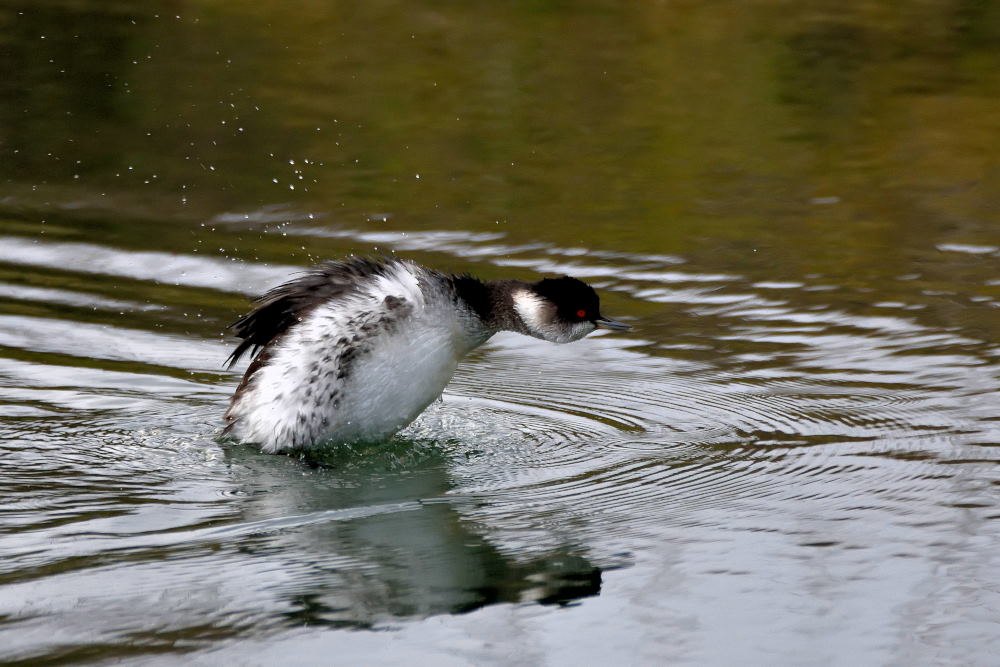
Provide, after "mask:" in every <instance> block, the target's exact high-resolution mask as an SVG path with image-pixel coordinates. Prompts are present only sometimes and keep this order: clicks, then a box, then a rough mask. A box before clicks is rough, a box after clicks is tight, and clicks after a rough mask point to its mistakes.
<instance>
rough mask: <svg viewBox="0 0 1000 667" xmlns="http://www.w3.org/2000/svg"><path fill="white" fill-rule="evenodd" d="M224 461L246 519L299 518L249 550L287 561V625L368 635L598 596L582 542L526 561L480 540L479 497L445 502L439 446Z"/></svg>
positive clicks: (232, 453)
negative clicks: (407, 621)
mask: <svg viewBox="0 0 1000 667" xmlns="http://www.w3.org/2000/svg"><path fill="white" fill-rule="evenodd" d="M227 456H228V458H229V460H230V462H231V463H232V464H233V465H234V467H236V468H238V469H239V470H240V473H241V477H243V478H244V480H245V484H246V486H247V487H248V488H246V489H245V493H244V494H242V495H241V498H242V500H243V502H244V503H245V505H244V507H243V508H242V510H243V511H242V518H243V520H244V521H247V522H250V521H252V522H255V523H260V522H262V521H263V522H264V524H265V525H266V523H267V521H268V520H274V521H275V523H276V524H277V522H279V521H282V522H284V523H282V525H287V521H288V517H304V519H303V521H302V522H301V523H300V524H299V525H296V526H294V527H292V528H291V529H287V528H286V529H282V530H276V531H275V532H274V533H270V534H265V535H260V534H258V535H257V536H256V537H255V539H254V540H252V541H249V542H248V543H246V544H244V545H242V546H243V551H244V553H246V554H248V555H258V556H260V557H262V558H268V559H271V560H272V561H276V562H278V563H280V568H279V569H280V571H281V572H282V573H283V575H284V576H285V577H287V578H286V579H285V580H284V581H283V582H282V583H281V584H280V585H279V586H278V590H277V591H276V592H277V594H278V595H280V597H281V605H279V606H284V608H286V609H287V611H285V612H284V617H285V619H286V620H287V621H288V622H289V623H292V624H295V625H303V624H306V625H327V626H334V627H354V628H369V627H375V626H377V625H379V624H380V623H384V622H387V621H391V620H392V619H400V618H405V617H423V616H430V615H434V614H442V613H467V612H470V611H473V610H476V609H479V608H481V607H484V606H487V605H492V604H498V603H531V602H534V603H538V604H544V605H563V606H565V605H570V604H573V603H574V602H575V601H577V600H579V599H581V598H585V597H589V596H595V595H598V594H599V593H600V591H601V569H600V568H599V567H597V566H596V565H594V564H593V563H592V562H590V561H589V560H588V559H587V557H586V556H585V555H584V554H583V553H582V549H580V548H579V547H578V546H576V545H564V546H562V547H559V548H557V549H555V550H552V551H550V552H546V553H543V554H538V553H534V552H533V553H532V554H531V555H530V557H526V556H520V557H519V556H518V554H517V553H516V552H514V553H511V552H509V550H507V549H505V548H504V545H494V544H493V543H491V542H490V541H488V540H487V539H485V538H484V537H483V536H482V532H483V531H479V530H477V526H475V525H473V524H472V523H471V522H469V521H466V520H464V519H463V516H462V508H463V506H466V507H468V506H471V505H472V504H474V503H475V502H476V499H470V498H468V497H464V496H458V495H449V491H451V490H452V484H451V482H450V480H449V475H448V472H449V465H448V452H447V450H446V449H444V448H442V447H439V446H436V445H434V444H433V443H423V442H416V443H415V442H409V441H405V440H393V441H390V442H388V443H383V444H380V445H372V446H355V447H353V448H351V449H338V450H336V451H330V452H326V453H324V454H323V455H322V458H320V459H314V460H310V461H301V460H297V459H291V458H285V457H275V456H267V455H261V454H258V453H257V452H256V451H253V450H252V448H250V447H243V446H230V447H229V448H228V449H227ZM353 509H358V510H359V511H358V512H356V513H349V514H345V513H332V514H331V510H346V511H349V510H353ZM345 516H346V517H347V518H344V517H345ZM309 517H319V518H318V519H316V518H309ZM327 517H330V518H329V519H328V520H327ZM498 547H499V548H498Z"/></svg>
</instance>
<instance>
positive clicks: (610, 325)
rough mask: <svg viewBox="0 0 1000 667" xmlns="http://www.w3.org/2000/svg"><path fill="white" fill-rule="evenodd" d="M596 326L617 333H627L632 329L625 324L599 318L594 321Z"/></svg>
mask: <svg viewBox="0 0 1000 667" xmlns="http://www.w3.org/2000/svg"><path fill="white" fill-rule="evenodd" d="M594 324H596V325H597V326H599V327H601V328H603V329H614V330H615V331H627V330H629V329H631V328H632V327H630V326H629V325H627V324H625V323H624V322H619V321H618V320H610V319H608V318H607V317H598V318H597V319H596V320H594Z"/></svg>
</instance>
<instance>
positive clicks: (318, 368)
mask: <svg viewBox="0 0 1000 667" xmlns="http://www.w3.org/2000/svg"><path fill="white" fill-rule="evenodd" d="M597 327H605V328H608V329H628V328H629V327H628V325H625V324H622V323H621V322H616V321H614V320H609V319H607V318H605V317H603V316H602V315H601V313H600V308H599V303H598V298H597V294H596V293H595V292H594V290H593V288H591V287H590V286H589V285H587V284H586V283H584V282H582V281H580V280H577V279H576V278H570V277H568V276H564V277H562V278H546V279H544V280H540V281H538V282H535V283H527V282H522V281H520V280H497V281H489V282H483V281H481V280H479V279H477V278H474V277H472V276H469V275H452V274H445V273H439V272H438V271H433V270H431V269H427V268H424V267H422V266H420V265H418V264H416V263H415V262H412V261H409V260H405V259H398V258H385V259H377V260H376V259H366V258H360V257H354V258H350V259H347V260H345V261H342V262H327V263H325V264H323V265H321V266H319V267H317V268H315V269H313V270H312V271H310V272H308V273H306V274H304V275H303V276H301V277H299V278H296V279H294V280H291V281H289V282H287V283H285V284H283V285H280V286H278V287H276V288H274V289H272V290H271V291H270V292H268V293H267V294H265V295H264V296H262V297H261V298H260V299H258V300H257V302H256V307H255V308H254V309H253V310H252V311H251V312H250V313H248V314H246V315H244V316H243V317H241V318H240V319H239V320H237V321H236V322H235V323H234V324H233V325H232V328H233V329H234V331H235V332H236V335H237V336H238V337H240V338H242V339H243V341H242V342H241V343H240V344H239V346H237V348H236V350H235V351H234V352H233V353H232V355H231V356H230V357H229V360H228V362H229V365H230V366H232V365H233V364H235V363H236V362H237V361H239V359H240V357H242V356H243V354H244V353H246V352H247V351H250V353H251V356H254V355H256V358H254V359H253V361H252V362H251V363H250V366H249V367H248V368H247V370H246V373H245V374H244V375H243V380H242V382H240V385H239V387H237V389H236V393H235V394H234V395H233V398H232V401H231V402H230V405H229V409H228V410H227V411H226V415H225V421H226V427H225V431H224V433H225V434H226V435H228V436H230V437H232V438H234V439H235V440H238V441H241V442H250V443H256V444H258V445H259V446H260V447H261V449H262V450H263V451H264V452H269V453H275V452H282V451H289V450H301V449H308V448H310V447H313V446H315V445H319V444H323V443H351V442H360V441H375V440H381V439H385V438H388V437H389V436H391V435H392V434H394V433H396V432H397V431H398V430H400V429H401V428H403V427H405V426H406V425H407V424H409V423H410V422H412V421H413V420H414V419H416V418H417V416H418V415H419V414H420V413H421V412H423V410H424V408H426V407H427V406H428V405H430V403H431V402H432V401H433V400H434V399H436V398H437V397H438V396H440V395H441V392H442V391H443V390H444V387H445V385H446V384H448V381H449V380H450V379H451V376H452V374H453V373H454V372H455V368H456V367H457V365H458V362H459V360H460V359H461V358H462V357H463V356H465V355H466V354H467V353H468V352H470V351H471V350H472V349H474V348H475V347H477V346H479V345H481V344H483V343H484V342H486V340H488V339H489V338H490V336H492V335H493V334H495V333H497V332H498V331H516V332H518V333H522V334H526V335H528V336H534V337H535V338H541V339H544V340H547V341H552V342H554V343H569V342H571V341H575V340H579V339H580V338H583V337H584V336H586V335H587V334H589V333H590V332H592V331H594V330H595V329H596V328H597Z"/></svg>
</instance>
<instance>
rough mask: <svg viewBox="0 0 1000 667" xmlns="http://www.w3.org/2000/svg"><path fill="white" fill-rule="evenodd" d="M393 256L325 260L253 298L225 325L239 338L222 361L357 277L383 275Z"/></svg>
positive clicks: (261, 342)
mask: <svg viewBox="0 0 1000 667" xmlns="http://www.w3.org/2000/svg"><path fill="white" fill-rule="evenodd" d="M393 261H395V260H393V259H390V258H386V259H385V260H375V259H369V258H367V257H352V258H350V259H348V260H345V261H343V262H326V263H325V264H321V265H320V266H317V267H316V268H314V269H312V270H311V271H308V272H307V273H304V274H303V275H301V276H300V277H298V278H295V279H294V280H289V281H288V282H287V283H284V284H283V285H279V286H277V287H275V288H274V289H272V290H270V291H269V292H267V293H266V294H265V295H264V296H262V297H260V298H259V299H257V300H256V301H255V302H254V303H255V306H254V309H253V310H251V311H250V312H249V313H247V314H246V315H244V316H243V317H241V318H240V319H238V320H236V321H235V322H233V323H232V324H231V325H229V328H230V329H232V330H233V331H234V332H235V334H236V336H237V337H238V338H242V339H243V340H242V341H241V342H240V344H239V345H237V346H236V349H235V350H233V353H232V354H231V355H229V358H228V359H227V360H226V364H227V365H228V366H229V367H230V368H231V367H232V366H233V364H235V363H236V362H237V361H239V360H240V358H241V357H242V356H243V355H244V354H246V352H247V350H249V351H250V355H251V356H254V355H256V354H257V352H258V351H259V350H260V349H261V348H262V347H264V346H265V345H267V344H268V343H270V342H271V341H272V340H274V339H275V338H276V337H277V336H279V335H281V334H283V333H284V332H286V331H287V330H288V329H289V327H291V326H292V325H293V324H295V323H296V322H299V321H301V320H302V318H303V317H305V316H306V314H307V313H308V312H309V311H310V310H312V309H313V308H315V307H317V306H319V305H320V304H322V303H326V302H328V301H330V300H332V299H337V298H340V297H343V296H345V295H347V294H350V293H351V292H354V291H355V290H356V289H357V286H358V284H359V282H360V281H362V280H365V279H367V278H370V277H371V276H378V275H383V274H384V273H385V270H386V267H387V266H388V264H389V263H391V262H393Z"/></svg>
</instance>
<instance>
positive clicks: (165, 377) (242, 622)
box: [0, 210, 1000, 657]
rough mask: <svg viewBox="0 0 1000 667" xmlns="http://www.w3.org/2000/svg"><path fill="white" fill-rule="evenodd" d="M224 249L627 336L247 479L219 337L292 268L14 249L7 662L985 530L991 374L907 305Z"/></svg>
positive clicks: (990, 357) (735, 286)
mask: <svg viewBox="0 0 1000 667" xmlns="http://www.w3.org/2000/svg"><path fill="white" fill-rule="evenodd" d="M218 222H219V224H224V225H229V226H232V227H233V228H235V229H237V230H238V231H239V232H240V233H244V232H246V231H247V230H248V229H256V228H258V227H262V228H264V229H265V230H271V231H265V232H263V233H265V234H268V233H284V234H289V235H290V236H291V237H298V238H307V237H308V238H312V239H314V240H317V241H325V242H328V243H350V244H353V245H351V247H356V244H357V243H365V244H374V243H377V244H379V245H380V246H383V247H388V248H390V249H397V250H400V251H404V250H405V251H408V252H411V253H413V254H414V256H415V257H416V258H417V259H420V260H422V261H425V262H427V263H429V264H434V263H435V260H436V259H437V260H442V257H443V260H442V261H445V262H446V263H447V264H448V265H449V266H452V267H454V266H455V265H456V263H467V264H472V263H480V265H482V264H483V263H488V264H491V265H493V267H491V268H490V270H491V271H492V270H494V269H495V270H497V271H511V272H515V273H517V272H518V271H520V272H522V273H519V275H525V276H528V275H531V271H538V272H543V273H555V272H567V273H572V274H574V275H578V276H580V277H582V278H586V279H589V280H591V281H592V282H593V283H594V284H596V285H598V286H599V288H600V289H601V293H602V298H603V302H602V303H603V305H604V308H605V310H606V311H607V312H608V314H611V315H616V316H620V315H624V316H625V318H626V319H628V320H629V321H631V322H632V323H633V324H634V325H635V329H634V331H632V332H630V333H626V334H614V335H611V334H606V333H598V334H595V335H593V336H591V337H589V338H587V339H585V340H583V341H580V342H578V343H575V344H572V345H566V346H553V345H549V344H547V343H543V342H541V341H536V340H534V339H529V338H525V337H519V336H516V335H513V334H510V335H506V334H504V335H499V336H497V337H495V338H494V339H493V340H492V341H490V343H488V344H487V345H486V346H485V347H484V348H482V349H481V350H478V351H477V352H475V353H474V354H473V355H472V356H471V357H470V358H469V359H468V360H467V361H466V362H465V363H464V364H463V365H462V366H461V367H460V369H459V371H458V373H457V375H456V377H455V378H454V380H453V382H452V384H451V385H449V387H448V389H447V391H446V392H445V395H444V397H443V399H442V400H441V401H440V402H438V403H435V404H434V405H433V406H431V408H429V409H428V411H427V412H426V413H425V414H424V415H423V416H422V417H421V418H420V419H419V420H418V421H417V422H415V423H414V424H413V425H411V426H410V427H409V428H407V429H406V430H404V432H403V433H401V434H400V435H399V436H397V437H396V438H395V439H394V440H393V441H391V442H388V443H380V444H376V445H365V446H356V447H351V448H334V449H331V450H330V451H327V452H325V453H324V454H323V455H322V456H315V457H312V459H310V460H299V459H298V458H294V457H291V458H290V457H274V456H264V455H261V454H259V453H257V452H256V451H255V450H253V449H252V448H250V447H243V446H235V445H221V444H220V443H218V442H217V441H216V439H215V438H216V436H217V435H218V430H219V419H220V416H221V414H222V412H223V411H224V409H225V405H226V401H227V398H228V395H229V392H230V391H231V390H232V388H233V386H234V384H235V382H236V380H237V377H238V374H237V372H230V371H226V370H223V369H222V368H221V363H222V361H223V359H224V358H225V356H226V355H227V353H228V345H226V344H220V343H225V339H223V338H221V337H219V335H218V334H219V332H220V331H221V330H222V328H223V327H224V326H225V324H226V323H227V322H228V321H231V319H232V317H233V316H234V315H235V314H237V313H238V312H240V309H241V308H244V307H245V296H246V294H247V293H253V292H256V291H259V290H260V289H264V288H266V287H267V286H269V285H270V284H274V283H277V282H280V281H281V280H283V279H284V278H285V277H286V276H287V274H288V273H289V272H291V271H294V270H296V268H295V267H281V266H269V265H265V264H263V263H255V262H240V263H236V262H230V261H227V260H226V259H225V258H223V257H221V256H220V257H209V256H205V255H204V254H198V255H194V254H191V255H189V256H183V255H177V254H163V255H162V256H161V255H158V254H155V253H153V251H148V250H140V249H135V248H131V249H118V248H113V247H110V246H108V247H104V246H98V245H94V244H81V243H77V242H75V241H61V242H53V243H47V242H42V241H38V240H31V241H30V242H29V241H28V240H26V239H16V238H13V237H7V241H11V242H9V243H6V244H4V246H3V249H2V250H0V270H5V272H4V274H3V276H2V280H0V300H2V303H3V304H4V305H5V310H4V312H3V313H2V314H0V420H2V421H0V455H2V457H3V459H4V462H5V463H4V466H3V471H2V473H0V494H2V495H3V496H4V497H5V498H7V499H8V500H7V501H6V502H5V503H4V504H3V507H2V509H0V519H2V522H0V548H2V549H3V551H4V553H5V554H8V558H6V559H5V560H4V562H3V564H2V566H0V583H3V584H4V585H5V591H6V595H5V597H4V598H3V602H0V618H7V619H15V621H10V622H5V623H3V624H0V643H4V644H5V645H7V646H13V647H15V649H14V650H15V651H16V653H15V654H16V655H18V656H22V657H24V656H28V657H31V656H44V655H49V654H52V655H55V654H58V652H59V651H61V650H62V649H61V648H58V647H64V646H70V647H87V646H90V645H92V644H94V643H95V642H103V643H106V644H116V643H122V642H127V641H130V639H129V638H131V637H135V636H137V634H141V633H143V632H146V631H147V629H148V627H151V626H154V625H155V626H156V628H158V631H160V632H165V633H166V634H165V635H163V636H168V635H169V633H170V632H174V631H176V632H180V633H185V632H187V629H189V628H190V627H191V624H192V623H193V622H197V623H199V624H201V626H204V627H206V628H210V629H211V632H209V633H208V634H209V635H210V636H215V637H237V638H238V637H243V636H246V635H249V634H253V635H255V636H257V635H267V633H269V632H279V631H280V630H281V629H282V628H289V627H302V626H312V625H319V626H323V627H388V626H392V625H393V624H396V623H400V622H403V621H405V620H407V619H412V618H421V617H424V616H428V615H433V614H440V613H449V612H459V611H469V610H473V609H477V608H479V607H482V606H485V605H489V604H494V603H501V602H503V603H520V602H526V601H529V600H536V601H545V600H562V601H566V600H575V599H578V598H581V597H587V596H593V595H596V594H598V593H599V592H600V586H601V578H600V574H601V573H602V572H605V573H606V572H608V571H614V570H617V569H618V568H622V567H627V566H635V568H636V570H637V571H641V568H642V567H647V566H648V560H649V559H650V558H653V559H661V560H663V559H666V560H669V558H673V557H675V556H674V555H673V553H672V552H671V553H666V552H664V546H663V545H670V548H671V549H672V550H675V551H676V553H677V555H676V558H678V559H680V560H681V561H682V562H683V563H684V564H685V565H684V567H687V568H697V567H698V566H699V563H700V561H699V557H698V556H697V555H696V554H697V553H709V554H711V555H712V558H713V562H715V563H716V565H715V567H716V569H717V570H718V571H719V572H726V573H729V572H735V573H739V572H745V571H746V568H747V567H749V566H748V565H746V564H745V563H744V562H742V560H741V559H740V558H738V557H737V556H735V555H730V554H742V553H744V552H745V551H746V549H747V548H751V549H764V550H765V551H766V552H767V553H765V554H763V555H762V554H758V556H757V558H756V559H751V560H752V563H753V566H754V567H757V568H758V569H760V570H761V571H763V572H764V573H765V578H768V577H769V578H774V577H775V576H780V573H781V572H783V571H784V570H782V569H781V568H782V567H785V566H786V564H787V562H789V561H795V560H796V559H802V558H804V557H803V556H802V553H803V552H802V550H803V549H805V550H815V549H830V550H837V553H838V554H839V556H838V558H840V559H841V561H840V562H846V563H850V564H852V565H856V566H857V567H862V565H861V564H862V563H863V562H866V561H864V559H861V557H857V560H856V559H855V556H854V555H853V554H855V553H856V552H862V551H866V550H871V551H873V553H874V554H875V556H874V557H875V560H877V561H878V562H882V561H885V560H891V559H893V558H897V557H899V558H902V557H908V558H920V557H921V556H920V554H921V553H923V552H924V551H927V550H929V549H930V550H933V549H934V548H937V547H934V545H936V544H941V543H944V542H945V541H947V540H949V539H953V538H954V534H953V533H952V532H951V529H950V527H949V526H951V525H952V524H953V522H954V521H955V520H956V517H964V520H967V521H972V522H979V521H981V520H983V519H982V518H981V517H983V516H987V515H989V513H990V512H992V513H994V514H995V512H996V503H995V499H994V495H995V493H993V492H995V489H996V485H997V484H1000V478H998V476H997V473H996V470H997V467H996V465H995V464H996V463H997V462H998V460H1000V447H998V446H997V443H998V442H1000V421H998V420H997V419H996V414H995V409H994V401H993V399H992V397H993V396H995V395H996V393H997V389H998V388H1000V387H998V383H1000V368H998V364H997V359H998V356H1000V355H998V354H997V353H996V350H995V348H994V347H992V346H991V345H990V344H989V341H986V340H982V339H981V338H977V336H976V335H975V330H973V329H962V328H960V327H950V326H940V325H938V324H936V323H935V322H933V321H930V320H925V319H922V316H921V313H922V309H920V308H914V309H911V308H908V306H911V305H920V304H921V301H920V299H921V297H920V294H919V293H918V292H911V293H909V294H906V293H902V294H895V295H894V297H893V299H894V300H893V301H891V302H889V301H887V302H886V303H887V304H888V305H881V306H864V307H853V306H852V305H851V303H852V302H853V301H852V300H855V299H856V298H857V295H856V294H853V293H850V291H849V290H848V289H847V288H840V287H837V286H836V285H833V286H831V285H828V284H826V283H824V282H823V281H822V280H821V279H819V278H817V279H815V280H813V279H809V278H803V279H802V280H797V281H787V280H785V281H778V280H760V279H752V278H750V277H743V276H740V275H736V274H735V273H727V272H719V271H707V272H703V273H702V272H698V271H696V270H694V269H692V268H690V267H688V266H686V264H685V261H684V260H683V259H682V258H679V257H674V256H670V255H657V254H652V253H649V254H641V253H635V254H630V253H625V252H610V251H609V252H591V251H587V250H586V249H583V248H577V247H566V248H562V247H558V246H556V245H554V244H551V243H521V242H516V241H513V240H509V239H507V238H506V237H505V236H504V235H503V234H500V233H496V234H484V233H462V232H454V231H448V232H444V231H426V230H423V231H417V232H379V233H375V232H372V231H370V230H369V231H363V230H352V229H349V228H337V227H334V226H330V225H326V224H323V225H319V224H316V223H315V222H308V216H301V217H300V218H297V219H296V220H295V221H294V222H293V223H292V224H285V223H284V222H282V220H281V216H280V215H276V214H275V212H274V211H270V210H269V211H262V212H260V215H259V216H255V215H250V214H233V215H232V217H231V219H229V218H227V219H225V220H220V221H218ZM255 225H256V227H255ZM12 239H13V240H12ZM2 240H3V239H0V241H2ZM338 251H339V250H338V249H336V248H334V249H333V251H331V254H336V252H338ZM151 253H153V254H151ZM425 255H426V256H425ZM70 257H74V258H75V260H74V261H72V262H70V261H69V259H68V258H70ZM11 267H15V268H11ZM179 268H180V269H183V270H182V271H180V273H177V272H176V271H175V269H179ZM458 268H459V269H461V268H462V267H461V266H460V267H458ZM470 268H471V267H470ZM18 276H20V277H18ZM53 283H57V284H58V285H59V286H58V287H56V286H55V285H54V284H53ZM820 288H821V289H820ZM907 297H909V299H910V301H909V302H908V301H907ZM88 304H89V306H90V307H87V305H88ZM989 516H992V515H989ZM976 525H979V524H978V523H976ZM915 526H920V530H919V531H915V530H914V527H915ZM873 535H877V536H878V538H879V539H875V538H873V537H872V536H873ZM751 536H752V539H751ZM760 536H769V537H768V538H767V540H768V541H766V544H767V545H769V546H767V547H761V546H760V545H761V544H762V543H761V542H759V541H758V540H759V539H761V537H760ZM883 537H884V541H880V540H882V538H883ZM713 545H714V546H713ZM748 545H749V546H748ZM685 550H689V553H688V555H684V554H685ZM768 550H770V551H768ZM771 552H773V553H771ZM651 554H653V555H651ZM899 554H904V555H903V556H899ZM865 558H869V556H866V557H865ZM772 561H773V562H774V563H776V564H775V565H771V564H770V563H771V562H772ZM634 576H640V575H634ZM641 576H647V575H641ZM977 576H978V575H977ZM67 591H73V594H72V595H69V594H67ZM53 626H58V627H60V628H61V633H62V634H61V635H60V638H59V639H58V640H57V641H53V640H50V639H49V638H48V636H47V635H48V630H47V629H48V628H50V627H53ZM199 641H200V642H201V644H200V645H204V646H211V645H212V641H213V640H212V639H211V638H209V639H204V640H196V641H195V643H196V644H197V643H198V642H199ZM151 645H155V646H157V647H160V648H162V647H164V646H166V645H167V644H166V640H165V639H162V637H160V638H159V639H156V641H154V642H153V644H151ZM164 650H166V649H164Z"/></svg>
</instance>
